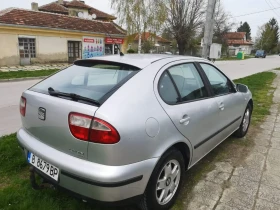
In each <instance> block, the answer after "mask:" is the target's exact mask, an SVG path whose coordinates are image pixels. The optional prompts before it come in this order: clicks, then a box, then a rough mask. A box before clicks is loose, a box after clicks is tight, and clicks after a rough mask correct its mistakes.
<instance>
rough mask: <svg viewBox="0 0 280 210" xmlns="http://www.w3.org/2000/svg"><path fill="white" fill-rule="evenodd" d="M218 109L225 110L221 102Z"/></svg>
mask: <svg viewBox="0 0 280 210" xmlns="http://www.w3.org/2000/svg"><path fill="white" fill-rule="evenodd" d="M219 109H220V110H222V111H223V110H224V109H225V105H224V103H223V102H220V103H219Z"/></svg>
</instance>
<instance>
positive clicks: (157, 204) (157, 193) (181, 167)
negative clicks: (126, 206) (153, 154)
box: [138, 148, 185, 210]
mask: <svg viewBox="0 0 280 210" xmlns="http://www.w3.org/2000/svg"><path fill="white" fill-rule="evenodd" d="M172 171H174V173H173V174H174V175H172ZM169 172H170V173H169ZM184 173H185V162H184V158H183V155H182V153H181V152H180V151H178V150H176V149H173V148H172V149H170V150H168V151H167V152H166V153H165V154H164V155H163V156H162V157H161V158H160V160H159V162H158V163H157V165H156V167H155V169H154V171H153V173H152V175H151V177H150V180H149V183H148V185H147V187H146V190H145V193H144V195H143V198H142V200H141V201H140V203H139V205H138V207H139V208H140V209H141V210H168V209H170V208H171V207H172V206H173V204H174V202H175V201H176V198H177V197H178V194H179V192H180V189H181V187H182V183H183V180H184ZM176 174H177V175H176ZM160 180H164V181H161V182H160ZM160 183H161V184H162V186H161V187H160V188H161V189H160V188H158V187H159V186H160ZM157 188H158V189H157ZM172 190H173V192H172ZM165 192H167V195H165Z"/></svg>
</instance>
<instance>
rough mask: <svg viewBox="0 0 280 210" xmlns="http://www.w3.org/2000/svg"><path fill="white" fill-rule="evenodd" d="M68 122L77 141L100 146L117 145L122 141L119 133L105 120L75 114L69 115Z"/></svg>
mask: <svg viewBox="0 0 280 210" xmlns="http://www.w3.org/2000/svg"><path fill="white" fill-rule="evenodd" d="M68 120H69V128H70V131H71V133H72V135H73V136H74V137H75V138H77V139H80V140H83V141H90V142H94V143H99V144H115V143H118V142H119V141H120V136H119V133H118V131H117V130H116V129H115V128H114V127H113V126H112V125H110V124H109V123H107V122H105V121H104V120H100V119H98V118H93V117H91V116H88V115H84V114H79V113H73V112H72V113H70V114H69V119H68Z"/></svg>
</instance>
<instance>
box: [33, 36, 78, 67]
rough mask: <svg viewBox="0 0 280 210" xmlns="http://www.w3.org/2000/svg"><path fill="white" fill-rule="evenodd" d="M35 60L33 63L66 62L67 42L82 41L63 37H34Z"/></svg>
mask: <svg viewBox="0 0 280 210" xmlns="http://www.w3.org/2000/svg"><path fill="white" fill-rule="evenodd" d="M35 38H36V58H33V59H32V60H31V62H33V63H52V62H53V63H54V62H68V41H82V39H72V38H64V37H50V36H36V37H35Z"/></svg>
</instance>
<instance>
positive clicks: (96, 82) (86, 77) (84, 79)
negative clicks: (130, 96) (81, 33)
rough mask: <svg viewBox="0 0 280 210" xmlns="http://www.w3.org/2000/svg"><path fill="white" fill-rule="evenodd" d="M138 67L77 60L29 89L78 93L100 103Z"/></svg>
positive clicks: (46, 92) (41, 91)
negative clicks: (50, 89)
mask: <svg viewBox="0 0 280 210" xmlns="http://www.w3.org/2000/svg"><path fill="white" fill-rule="evenodd" d="M139 70H140V69H139V68H137V67H135V66H131V65H126V64H120V63H114V62H104V61H99V62H98V61H84V62H83V61H79V62H77V63H75V65H73V66H70V67H68V68H66V69H64V70H61V71H59V72H58V73H56V74H54V75H52V76H50V77H49V78H47V79H45V80H43V81H42V82H40V83H38V84H36V85H35V86H33V87H31V88H30V90H32V91H36V92H40V93H44V94H49V92H48V89H49V88H50V87H51V88H52V89H54V90H55V91H59V92H63V93H69V94H72V93H73V94H77V95H80V96H82V97H86V98H89V99H92V100H95V101H98V102H99V103H100V104H102V103H103V102H104V101H105V100H106V99H107V98H108V97H109V96H110V95H111V94H112V93H114V92H115V90H117V89H118V88H119V87H120V86H121V85H123V84H124V83H125V82H126V81H128V80H129V79H130V78H131V77H132V76H133V75H135V74H136V73H137V72H138V71H139Z"/></svg>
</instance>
